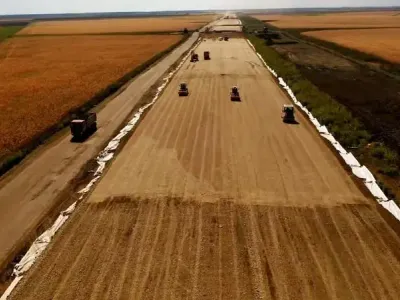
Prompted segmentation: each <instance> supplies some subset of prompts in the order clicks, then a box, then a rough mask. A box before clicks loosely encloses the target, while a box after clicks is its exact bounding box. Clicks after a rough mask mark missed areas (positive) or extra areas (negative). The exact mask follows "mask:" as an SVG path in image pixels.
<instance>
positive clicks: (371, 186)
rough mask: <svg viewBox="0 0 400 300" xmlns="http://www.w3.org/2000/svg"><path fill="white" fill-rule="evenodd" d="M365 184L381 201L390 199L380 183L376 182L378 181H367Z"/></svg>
mask: <svg viewBox="0 0 400 300" xmlns="http://www.w3.org/2000/svg"><path fill="white" fill-rule="evenodd" d="M364 184H365V186H366V187H367V189H369V191H370V192H371V194H372V195H373V196H374V197H375V198H377V199H378V200H380V201H387V200H389V199H388V198H387V197H386V195H385V193H384V192H382V190H381V188H380V187H379V185H378V184H377V183H376V181H372V182H365V183H364Z"/></svg>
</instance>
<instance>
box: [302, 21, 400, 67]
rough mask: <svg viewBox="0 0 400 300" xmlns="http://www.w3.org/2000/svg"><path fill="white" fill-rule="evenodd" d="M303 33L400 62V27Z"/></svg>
mask: <svg viewBox="0 0 400 300" xmlns="http://www.w3.org/2000/svg"><path fill="white" fill-rule="evenodd" d="M302 34H304V35H306V36H311V37H313V38H317V39H321V40H324V41H328V42H333V43H335V44H338V45H341V46H344V47H348V48H352V49H356V50H358V51H362V52H366V53H370V54H374V55H377V56H380V57H382V58H384V59H386V60H387V61H390V62H393V63H398V64H399V63H400V28H386V29H383V28H382V29H348V30H323V31H309V32H302Z"/></svg>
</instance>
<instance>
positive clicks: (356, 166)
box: [247, 40, 400, 221]
mask: <svg viewBox="0 0 400 300" xmlns="http://www.w3.org/2000/svg"><path fill="white" fill-rule="evenodd" d="M247 42H248V43H249V45H250V47H251V48H252V49H254V51H255V52H256V54H257V56H258V57H259V58H260V60H261V61H262V62H263V64H264V65H265V66H266V68H267V69H268V70H269V71H270V72H271V73H272V74H273V75H274V76H275V77H276V78H277V79H278V82H279V85H281V86H282V88H283V89H285V90H286V92H287V93H288V95H289V97H290V98H291V99H292V100H293V102H294V104H295V105H297V106H298V107H299V108H300V109H301V110H302V111H303V112H304V113H305V114H306V115H307V116H308V118H309V119H310V121H311V123H312V124H314V126H315V128H316V129H317V130H318V132H319V133H320V135H321V136H322V137H324V138H325V139H327V140H328V141H329V142H330V143H331V144H332V146H333V147H334V148H335V149H336V151H337V152H338V153H339V155H340V156H341V157H342V159H343V160H344V161H345V163H346V164H347V165H348V166H349V167H350V168H351V170H352V172H353V174H354V175H356V176H357V177H358V178H360V179H362V180H363V182H364V185H365V187H366V188H367V189H368V190H369V191H370V192H371V194H372V195H373V196H374V197H375V199H376V200H377V201H378V202H379V203H380V204H381V205H382V206H383V207H384V208H385V209H387V210H388V211H389V212H390V213H391V214H392V215H393V216H394V217H395V218H396V219H398V220H399V221H400V209H399V207H398V206H397V205H396V203H395V202H394V201H392V200H390V201H389V199H388V198H387V196H386V195H385V193H384V192H383V191H382V190H381V188H380V187H379V185H378V184H377V182H376V179H375V177H374V176H373V175H372V173H371V172H370V171H369V170H368V168H367V167H366V166H361V164H360V163H359V162H358V160H357V159H356V158H355V157H354V155H353V154H352V153H350V152H347V151H346V149H344V148H343V147H342V145H341V144H340V143H339V142H338V141H337V140H336V139H335V138H334V136H333V135H332V134H331V133H329V130H328V128H327V127H326V126H324V125H321V124H320V123H319V121H318V120H317V119H316V118H314V116H313V115H312V113H311V112H310V111H309V110H308V109H307V108H306V107H305V106H304V105H302V104H301V103H300V101H298V100H297V98H296V96H295V95H294V93H293V91H292V90H291V89H290V87H289V86H288V85H287V84H286V82H285V81H284V79H283V78H282V77H278V75H277V73H276V72H275V71H274V70H273V69H272V68H270V67H269V66H268V65H267V64H266V62H265V61H264V59H263V58H262V56H261V55H260V54H259V53H258V52H257V51H256V50H255V48H254V46H253V44H252V43H251V42H250V41H249V40H247Z"/></svg>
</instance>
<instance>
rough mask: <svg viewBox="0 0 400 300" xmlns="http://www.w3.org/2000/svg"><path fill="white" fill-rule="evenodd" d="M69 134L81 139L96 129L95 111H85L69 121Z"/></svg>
mask: <svg viewBox="0 0 400 300" xmlns="http://www.w3.org/2000/svg"><path fill="white" fill-rule="evenodd" d="M70 129H71V134H72V136H73V138H75V139H78V140H81V139H84V138H86V137H88V136H89V135H90V134H92V133H93V132H95V131H96V130H97V115H96V113H87V114H84V115H83V116H81V117H79V118H76V119H74V120H72V121H71V123H70Z"/></svg>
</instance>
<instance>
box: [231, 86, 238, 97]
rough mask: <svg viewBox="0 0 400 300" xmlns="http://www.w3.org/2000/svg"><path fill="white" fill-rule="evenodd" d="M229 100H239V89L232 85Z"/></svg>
mask: <svg viewBox="0 0 400 300" xmlns="http://www.w3.org/2000/svg"><path fill="white" fill-rule="evenodd" d="M231 101H240V95H239V89H238V88H237V86H233V87H232V90H231Z"/></svg>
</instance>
